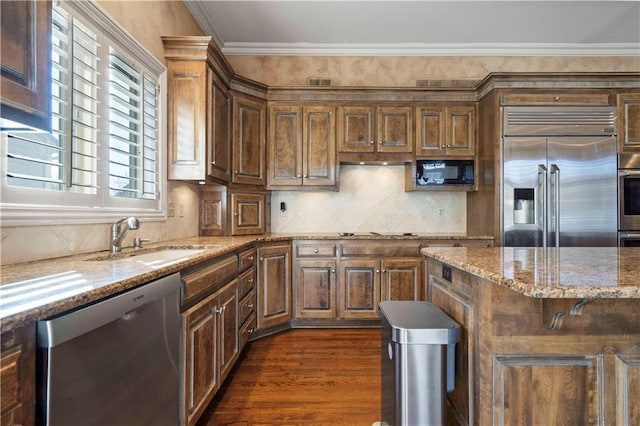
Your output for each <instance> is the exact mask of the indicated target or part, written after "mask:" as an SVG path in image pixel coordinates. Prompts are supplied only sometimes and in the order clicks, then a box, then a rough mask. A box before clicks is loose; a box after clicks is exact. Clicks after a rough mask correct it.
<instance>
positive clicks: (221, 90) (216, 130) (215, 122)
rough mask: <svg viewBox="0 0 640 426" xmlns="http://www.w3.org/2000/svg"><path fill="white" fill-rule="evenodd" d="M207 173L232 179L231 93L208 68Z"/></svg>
mask: <svg viewBox="0 0 640 426" xmlns="http://www.w3.org/2000/svg"><path fill="white" fill-rule="evenodd" d="M207 80H208V83H207V89H208V90H209V96H208V98H207V101H208V102H207V116H208V117H209V120H208V122H207V160H208V161H207V175H209V176H210V177H212V178H217V179H220V180H222V181H224V182H229V181H230V180H231V95H230V94H229V90H228V88H227V86H226V85H225V84H224V82H223V81H222V80H221V79H219V78H218V77H217V76H216V74H215V72H213V71H212V70H211V69H208V70H207Z"/></svg>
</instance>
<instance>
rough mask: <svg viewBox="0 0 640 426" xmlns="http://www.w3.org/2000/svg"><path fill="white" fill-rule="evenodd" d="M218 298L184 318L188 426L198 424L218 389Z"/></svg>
mask: <svg viewBox="0 0 640 426" xmlns="http://www.w3.org/2000/svg"><path fill="white" fill-rule="evenodd" d="M215 303H216V302H215V295H211V296H209V297H207V298H206V299H204V300H203V301H201V302H200V303H198V304H196V305H194V306H193V307H192V308H190V309H189V310H187V311H186V312H185V313H184V314H183V321H184V327H185V330H184V336H185V342H184V348H185V358H184V359H185V368H184V380H185V383H184V389H185V401H184V402H185V407H184V412H185V417H186V418H185V424H189V425H191V424H195V422H196V420H197V419H198V418H199V417H200V415H201V414H202V412H203V411H204V409H205V407H206V406H207V404H208V403H209V401H210V400H211V398H213V395H214V393H215V392H216V390H217V389H218V387H219V382H218V356H217V354H218V318H217V315H216V313H215V308H216V305H215Z"/></svg>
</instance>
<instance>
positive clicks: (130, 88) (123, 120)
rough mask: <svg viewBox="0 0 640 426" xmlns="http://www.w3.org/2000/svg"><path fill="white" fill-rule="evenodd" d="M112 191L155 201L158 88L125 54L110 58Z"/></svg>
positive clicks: (110, 165) (110, 190)
mask: <svg viewBox="0 0 640 426" xmlns="http://www.w3.org/2000/svg"><path fill="white" fill-rule="evenodd" d="M109 61H110V64H109V73H110V75H109V94H110V96H109V192H110V195H112V196H116V197H126V198H146V199H152V200H153V199H156V187H155V185H156V174H157V163H158V161H157V151H156V141H157V127H158V126H157V115H158V114H157V89H156V83H155V82H154V81H153V80H151V79H149V78H148V77H146V76H144V75H143V73H142V72H140V71H137V70H136V69H135V67H134V65H133V64H132V63H130V62H129V61H128V60H127V59H126V58H125V57H124V56H123V55H121V54H119V53H118V52H116V51H114V50H112V51H111V54H110V56H109Z"/></svg>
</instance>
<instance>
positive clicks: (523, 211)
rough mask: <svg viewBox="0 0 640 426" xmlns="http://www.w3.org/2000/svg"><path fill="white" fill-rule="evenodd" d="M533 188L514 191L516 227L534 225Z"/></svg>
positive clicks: (514, 221)
mask: <svg viewBox="0 0 640 426" xmlns="http://www.w3.org/2000/svg"><path fill="white" fill-rule="evenodd" d="M534 203H535V200H534V191H533V188H515V189H514V190H513V223H514V224H516V225H525V224H534V223H535V221H536V218H535V209H534V205H535V204H534Z"/></svg>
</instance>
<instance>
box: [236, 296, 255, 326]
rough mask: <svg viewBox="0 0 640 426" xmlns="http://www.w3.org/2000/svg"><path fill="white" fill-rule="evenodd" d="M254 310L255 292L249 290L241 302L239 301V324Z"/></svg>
mask: <svg viewBox="0 0 640 426" xmlns="http://www.w3.org/2000/svg"><path fill="white" fill-rule="evenodd" d="M255 311H256V292H255V291H251V292H250V293H249V294H247V297H245V298H244V299H243V300H242V302H240V324H244V322H245V321H246V319H247V318H249V317H250V316H251V315H252V314H253V313H254V312H255Z"/></svg>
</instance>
